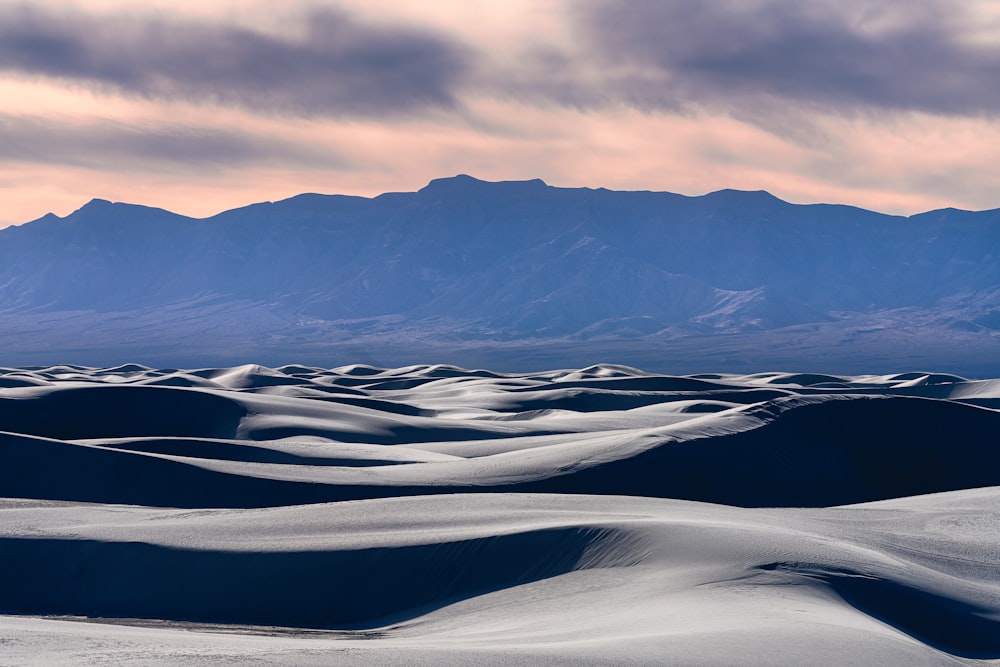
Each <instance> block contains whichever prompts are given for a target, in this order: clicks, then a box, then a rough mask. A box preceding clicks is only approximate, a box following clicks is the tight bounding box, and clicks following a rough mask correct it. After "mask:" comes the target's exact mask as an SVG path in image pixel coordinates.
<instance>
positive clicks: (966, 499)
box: [0, 365, 1000, 665]
mask: <svg viewBox="0 0 1000 667" xmlns="http://www.w3.org/2000/svg"><path fill="white" fill-rule="evenodd" d="M998 401H1000V381H992V380H985V381H970V380H965V379H963V378H960V377H957V376H952V375H945V374H933V373H904V374H895V375H885V376H857V377H846V376H845V377H841V376H832V375H819V374H794V373H759V374H754V375H746V376H737V375H726V374H701V375H699V376H678V377H672V376H661V375H653V374H648V373H644V372H642V371H639V370H637V369H633V368H629V367H625V366H613V365H598V366H594V367H590V368H586V369H581V370H560V371H551V372H541V373H524V374H499V373H492V372H489V371H466V370H463V369H460V368H456V367H451V366H411V367H406V368H399V369H382V368H377V367H374V366H365V365H354V366H347V367H341V368H337V369H333V370H325V369H318V368H309V367H304V366H284V367H281V368H277V369H270V368H264V367H260V366H243V367H237V368H229V369H216V368H206V369H197V370H180V369H162V370H158V369H152V368H146V367H142V366H137V365H126V366H119V367H116V368H109V369H89V368H83V367H70V366H60V367H49V368H39V367H35V368H21V369H3V370H2V371H0V428H2V433H0V497H2V498H5V500H0V558H2V561H3V562H4V563H5V565H6V569H7V572H8V573H16V575H15V576H9V577H8V579H7V581H6V583H5V585H4V586H3V587H0V611H2V612H3V613H4V614H6V615H5V616H0V646H2V647H3V654H0V663H4V664H6V662H7V661H10V662H12V663H15V664H25V663H31V662H35V663H38V664H58V663H60V662H62V663H63V664H74V663H79V662H97V661H99V660H101V659H111V660H113V661H115V662H119V663H120V662H135V663H141V664H157V663H160V664H183V663H185V662H191V663H195V662H199V663H203V662H204V661H205V660H206V659H215V660H219V661H224V660H228V661H253V660H260V661H264V662H265V663H267V662H271V663H274V664H288V663H295V664H313V663H315V664H330V663H331V662H334V663H343V664H357V663H366V662H368V663H372V664H396V663H398V664H414V663H416V664H440V663H442V662H446V663H467V662H477V663H479V664H509V663H510V662H516V661H520V662H529V663H552V664H581V663H594V664H609V663H615V664H649V663H660V664H706V665H709V664H747V663H749V664H789V665H791V664H979V663H980V662H981V661H987V662H992V661H998V662H1000V555H998V551H997V549H996V544H997V540H998V538H1000V446H998V441H997V436H996V434H997V433H1000V411H997V410H995V409H993V407H994V406H996V405H997V402H998ZM927 494H934V495H927ZM87 619H90V620H91V621H93V620H100V619H103V621H102V623H99V624H98V623H93V622H85V620H87ZM182 630H184V631H183V632H182ZM192 630H194V631H195V632H192Z"/></svg>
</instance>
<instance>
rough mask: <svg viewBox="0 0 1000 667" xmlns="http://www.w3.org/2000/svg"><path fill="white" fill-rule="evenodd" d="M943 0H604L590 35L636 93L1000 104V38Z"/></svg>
mask: <svg viewBox="0 0 1000 667" xmlns="http://www.w3.org/2000/svg"><path fill="white" fill-rule="evenodd" d="M963 11H966V12H967V11H968V8H965V9H964V10H963V7H962V5H961V4H960V3H952V2H944V1H941V0H914V1H912V2H891V1H889V0H883V1H878V0H869V1H866V2H840V1H837V2H831V1H827V2H801V1H800V0H718V1H715V0H713V1H712V2H704V1H702V0H632V1H631V2H628V3H622V2H617V1H616V0H593V1H590V2H583V3H580V4H577V5H574V9H573V15H574V19H575V20H576V23H575V25H576V27H577V28H578V29H579V31H580V38H581V43H582V44H583V45H584V46H585V48H586V49H588V51H589V53H590V57H592V58H593V59H594V60H595V62H596V63H598V65H597V66H598V67H599V68H600V69H601V70H602V71H603V72H604V73H605V76H606V78H605V82H604V85H605V86H606V91H605V92H606V93H607V92H611V93H612V95H613V96H614V97H617V98H619V99H621V100H622V101H625V102H627V103H629V104H634V105H637V106H640V107H648V108H658V109H679V108H684V107H686V106H689V105H692V104H699V105H705V106H709V107H712V106H715V107H722V108H724V109H726V110H727V111H735V112H737V113H745V114H747V115H751V116H752V115H753V114H755V113H757V112H758V111H760V110H761V109H765V110H766V111H767V112H768V113H769V112H770V111H771V110H774V109H778V108H780V106H781V105H783V104H792V105H795V106H798V107H802V106H806V107H815V108H820V109H827V110H830V111H834V112H844V111H865V110H919V111H927V112H932V113H943V114H961V115H979V114H992V113H996V112H997V111H1000V85H997V84H998V82H1000V44H998V43H996V42H993V43H983V42H979V43H977V42H975V41H973V40H970V39H968V32H969V27H970V23H971V21H972V17H970V16H969V15H967V14H963Z"/></svg>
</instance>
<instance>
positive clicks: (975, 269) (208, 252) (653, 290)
mask: <svg viewBox="0 0 1000 667" xmlns="http://www.w3.org/2000/svg"><path fill="white" fill-rule="evenodd" d="M998 260H1000V209H997V210H992V211H983V212H970V211H959V210H955V209H944V210H939V211H932V212H928V213H923V214H920V215H915V216H910V217H901V216H890V215H883V214H879V213H875V212H872V211H866V210H862V209H859V208H854V207H850V206H836V205H807V206H803V205H795V204H790V203H788V202H784V201H782V200H780V199H778V198H776V197H774V196H772V195H770V194H768V193H766V192H744V191H736V190H723V191H719V192H714V193H711V194H708V195H704V196H701V197H687V196H682V195H678V194H672V193H664V192H616V191H610V190H605V189H597V190H593V189H571V188H556V187H550V186H548V185H546V184H545V183H543V182H542V181H540V180H531V181H514V182H500V183H490V182H484V181H481V180H477V179H475V178H472V177H469V176H456V177H454V178H445V179H439V180H435V181H432V182H431V183H430V184H428V185H427V186H426V187H424V188H423V189H421V190H419V191H418V192H412V193H387V194H383V195H380V196H377V197H374V198H363V197H347V196H339V195H318V194H303V195H299V196H297V197H293V198H291V199H286V200H284V201H279V202H274V203H271V202H267V203H260V204H254V205H251V206H247V207H244V208H239V209H235V210H231V211H226V212H224V213H220V214H218V215H215V216H212V217H210V218H205V219H194V218H188V217H184V216H180V215H176V214H173V213H170V212H168V211H164V210H161V209H155V208H148V207H143V206H136V205H131V204H121V203H111V202H107V201H104V200H96V199H95V200H93V201H91V202H90V203H88V204H86V205H85V206H83V207H82V208H81V209H79V210H78V211H76V212H74V213H72V214H70V215H68V216H66V217H64V218H61V217H58V216H55V215H52V214H49V215H46V216H45V217H43V218H40V219H38V220H35V221H33V222H30V223H26V224H24V225H21V226H18V227H12V228H8V229H5V230H0V315H2V318H3V319H2V321H3V322H4V325H3V327H2V330H0V344H2V345H3V346H4V347H3V349H4V350H5V355H6V361H7V363H11V364H13V363H29V362H36V361H37V362H41V361H42V360H43V359H49V358H51V359H52V360H53V361H80V362H82V363H104V362H105V361H107V362H108V363H110V362H112V361H113V362H116V363H117V362H119V361H122V360H123V359H121V358H120V357H121V356H128V357H130V358H133V359H136V358H140V359H142V358H145V359H150V360H152V361H157V362H162V361H163V360H168V359H177V360H178V361H181V362H187V363H190V361H192V360H194V359H195V358H199V359H200V358H202V357H203V358H204V359H206V360H213V361H214V360H215V358H216V357H218V360H219V361H220V362H231V361H233V355H236V356H241V355H242V356H244V357H246V358H248V359H250V358H252V359H253V360H255V361H256V360H265V359H273V358H280V360H303V359H304V360H307V361H308V360H312V361H313V362H314V363H316V362H322V361H325V360H326V359H327V358H330V357H334V356H337V355H341V354H348V353H349V351H350V350H351V349H352V347H351V346H355V347H357V346H359V345H360V346H364V347H365V348H366V349H367V350H368V354H369V355H370V354H371V349H372V348H377V349H379V350H381V351H382V353H383V354H386V355H388V357H391V359H390V358H388V357H387V361H397V360H398V356H399V355H403V356H404V357H405V356H406V355H407V354H417V352H419V350H420V349H422V348H421V347H420V346H428V347H427V349H435V350H447V349H449V348H448V346H449V345H451V346H452V349H453V350H458V352H456V354H457V357H456V359H457V360H459V361H460V360H462V359H460V358H459V357H461V355H462V354H465V355H472V358H473V360H478V359H479V358H478V357H475V354H481V355H485V356H484V357H483V359H482V360H483V361H484V362H486V363H491V364H493V365H494V366H497V365H499V366H504V365H505V363H504V361H503V359H501V357H503V358H505V359H506V358H509V359H510V364H514V365H517V364H518V363H521V362H525V363H527V361H526V360H527V357H523V355H525V354H526V350H528V349H529V348H530V349H532V350H536V351H539V354H541V355H542V357H539V361H541V360H542V359H543V358H545V359H551V360H553V361H559V360H561V359H562V358H561V357H559V356H558V354H554V351H555V350H559V349H565V350H568V352H567V354H571V355H573V354H575V355H577V356H575V357H574V356H569V357H566V361H574V362H575V361H576V360H577V358H578V357H579V355H580V354H584V353H586V354H592V353H590V352H586V350H607V351H608V352H609V353H613V352H614V350H615V349H616V348H615V346H616V345H619V344H620V345H621V346H622V347H621V348H620V349H621V350H626V352H627V354H626V355H625V356H628V354H638V353H640V352H641V354H642V355H646V357H644V358H653V359H655V358H656V356H655V355H656V354H658V353H660V352H662V351H664V350H668V351H669V350H675V351H676V350H681V349H687V350H696V351H697V352H698V354H697V355H696V356H698V358H699V359H701V360H703V361H704V362H705V363H711V362H712V361H713V360H714V361H717V362H718V363H719V364H720V365H721V366H727V363H728V365H730V366H733V365H737V366H738V365H739V363H747V364H749V363H752V362H753V361H754V360H755V359H760V360H761V361H766V360H768V359H770V358H771V357H769V356H768V355H769V354H770V355H771V356H774V350H775V349H777V348H784V349H786V350H787V351H788V354H792V353H793V351H794V350H796V349H798V350H800V356H799V357H795V356H794V354H792V356H790V357H788V359H789V363H793V362H796V361H801V360H803V359H808V358H811V359H813V361H814V362H818V361H819V357H818V356H817V355H819V354H822V352H821V351H822V350H824V349H826V350H827V351H828V353H832V354H834V356H836V358H837V359H839V360H841V361H843V360H850V359H852V358H858V359H860V358H867V357H871V356H873V355H875V356H876V357H877V350H880V349H884V350H886V354H888V355H889V358H888V359H887V363H891V362H892V361H894V360H898V361H899V362H904V361H910V362H913V363H921V362H923V363H925V364H927V365H934V364H937V366H936V367H939V368H944V367H950V368H959V367H961V370H969V369H971V370H972V371H973V372H975V370H976V368H975V358H984V357H985V358H984V361H983V364H984V365H985V366H988V365H989V364H990V363H993V364H994V365H1000V348H998V347H997V343H998V341H1000V261H998ZM873 341H874V342H873ZM713 346H715V347H720V346H721V347H720V351H719V353H718V354H717V355H715V356H713V355H712V353H711V352H710V350H711V349H712V347H713ZM796 346H797V347H796ZM900 346H902V347H903V348H907V347H908V349H911V354H910V356H909V357H907V356H906V354H907V353H906V352H905V349H896V348H899V347H900ZM935 349H936V350H939V353H938V354H937V356H935V353H934V352H933V350H935ZM407 350H410V351H412V352H407ZM491 350H492V352H489V351H491ZM628 350H631V352H628ZM852 350H854V352H852ZM921 350H925V351H924V352H921ZM926 350H929V351H930V352H926ZM476 351H478V352H476ZM581 351H583V352H581ZM116 354H117V355H119V357H117V358H114V359H113V358H112V357H114V355H116ZM489 354H494V355H498V356H497V359H496V360H493V359H492V358H490V357H489ZM593 354H596V352H594V353H593ZM852 354H854V357H852ZM60 355H62V356H60ZM213 355H215V356H213ZM255 355H258V356H255ZM259 355H263V357H261V356H259ZM324 355H325V356H324ZM393 355H396V356H393ZM504 355H506V356H504ZM519 355H521V356H519ZM545 355H549V356H548V357H546V356H545ZM553 355H554V356H553ZM699 355H700V356H699ZM809 355H811V357H810V356H809ZM866 355H867V357H866ZM893 355H895V356H893ZM956 355H957V356H956ZM970 355H972V356H970ZM991 355H995V356H993V357H992V358H991ZM376 356H378V355H376ZM727 357H728V358H729V361H728V362H726V358H727ZM966 357H968V358H966ZM959 358H960V359H961V360H960V361H956V359H959ZM775 359H776V360H778V361H780V360H781V359H782V357H780V356H778V357H775ZM352 360H356V359H352ZM375 360H376V361H378V360H379V359H375ZM421 360H426V359H421ZM433 360H434V361H437V360H439V359H433ZM740 360H742V361H740ZM510 364H507V365H510ZM574 365H579V364H574ZM814 365H815V364H814ZM985 366H984V372H985V370H986V369H985ZM797 368H802V366H801V364H799V365H798V366H797ZM828 370H848V369H843V368H834V369H828Z"/></svg>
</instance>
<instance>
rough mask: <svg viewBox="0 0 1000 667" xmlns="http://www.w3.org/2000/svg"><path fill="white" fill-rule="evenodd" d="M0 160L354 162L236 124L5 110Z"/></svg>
mask: <svg viewBox="0 0 1000 667" xmlns="http://www.w3.org/2000/svg"><path fill="white" fill-rule="evenodd" d="M0 162H32V163H36V164H57V165H68V166H77V167H86V168H91V169H99V170H102V171H109V172H131V171H135V170H139V171H161V172H163V171H167V172H169V171H178V170H184V171H187V170H190V169H192V168H198V169H199V171H200V173H205V172H206V171H212V170H218V171H223V170H226V169H235V168H244V167H282V166H297V167H313V168H338V169H343V168H349V167H350V164H349V163H348V162H347V160H345V159H343V158H342V157H340V156H338V155H335V154H333V153H331V152H329V151H327V150H320V149H318V148H315V147H312V146H303V145H301V144H297V143H293V142H289V141H286V140H282V139H278V138H274V137H268V136H262V135H258V134H247V133H243V132H238V131H233V130H220V129H217V128H210V127H197V126H189V125H178V124H166V125H136V124H127V123H119V122H114V121H96V122H90V123H87V124H84V125H76V124H66V123H62V122H57V121H52V120H42V119H37V118H25V117H20V116H4V115H0Z"/></svg>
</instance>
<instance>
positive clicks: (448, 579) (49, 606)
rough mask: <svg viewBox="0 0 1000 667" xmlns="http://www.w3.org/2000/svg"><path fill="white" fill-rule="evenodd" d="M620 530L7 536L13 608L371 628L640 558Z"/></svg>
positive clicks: (9, 606) (3, 595) (5, 605)
mask: <svg viewBox="0 0 1000 667" xmlns="http://www.w3.org/2000/svg"><path fill="white" fill-rule="evenodd" d="M637 549H638V547H637V545H636V543H635V540H634V539H632V538H631V537H629V536H628V535H623V534H622V533H620V531H615V530H611V529H601V528H585V527H567V528H551V529H541V530H534V531H528V532H522V533H516V534H510V535H499V536H491V537H485V538H478V539H469V540H462V541H455V542H445V543H436V544H422V545H405V546H392V547H380V548H368V549H357V550H345V551H294V552H248V551H214V550H213V551H199V550H194V549H180V548H172V547H165V546H159V545H153V544H147V543H141V542H103V541H94V540H68V539H49V538H45V539H32V538H0V559H2V560H3V562H4V563H5V564H6V566H7V567H8V568H9V569H10V570H11V571H15V572H18V573H19V575H18V576H16V577H9V578H8V580H7V582H6V583H5V585H4V586H3V587H2V588H0V610H3V611H4V612H5V613H27V614H43V615H49V614H58V615H84V616H94V617H110V618H115V617H118V618H156V619H166V620H175V621H191V622H206V623H229V624H246V625H275V626H289V627H301V628H327V629H364V628H369V629H370V628H374V627H380V626H382V625H385V624H386V622H387V621H388V620H391V621H393V622H399V621H401V620H406V619H409V618H413V617H415V616H418V615H422V614H425V613H427V612H429V611H432V610H434V609H437V608H440V607H443V606H446V605H448V604H451V603H454V602H457V601H459V600H463V599H467V598H470V597H475V596H478V595H483V594H485V593H489V592H493V591H497V590H501V589H505V588H510V587H513V586H518V585H521V584H525V583H529V582H533V581H538V580H541V579H546V578H550V577H554V576H558V575H560V574H565V573H567V572H570V571H573V570H578V569H589V568H593V567H614V566H616V565H630V564H633V563H635V562H636V561H637V560H638V559H641V557H642V554H641V553H639V552H637Z"/></svg>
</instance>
